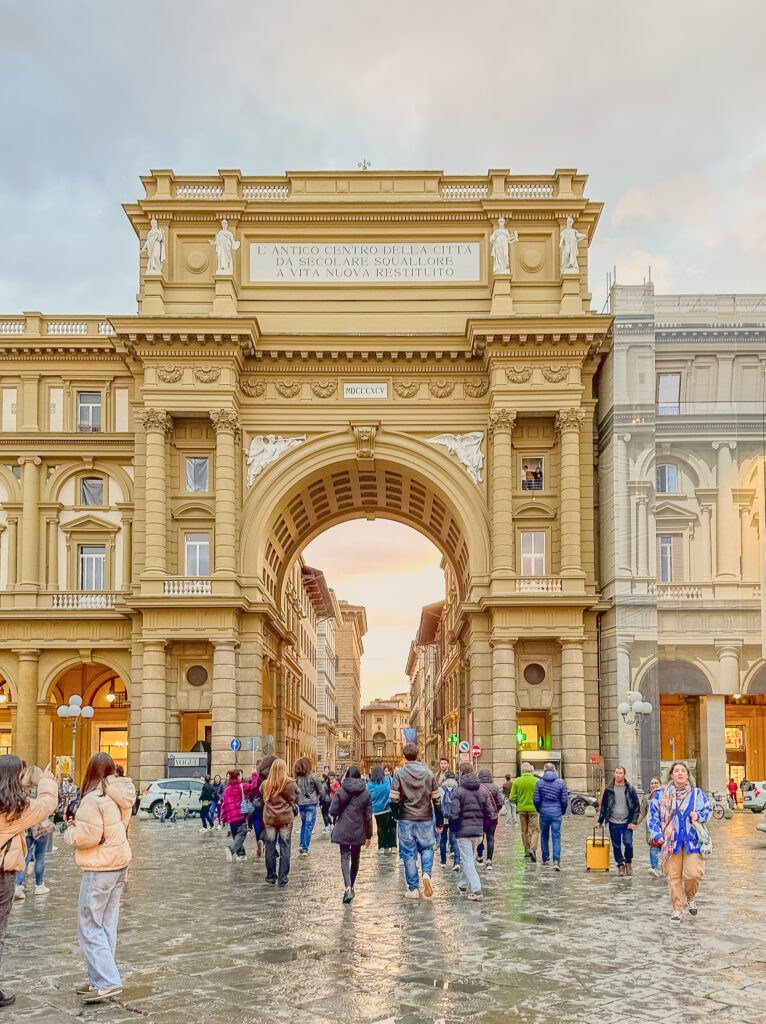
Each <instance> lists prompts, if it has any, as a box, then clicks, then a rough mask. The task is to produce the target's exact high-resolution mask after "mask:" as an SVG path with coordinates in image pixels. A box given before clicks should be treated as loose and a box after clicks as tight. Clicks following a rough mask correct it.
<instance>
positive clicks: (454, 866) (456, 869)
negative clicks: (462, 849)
mask: <svg viewBox="0 0 766 1024" xmlns="http://www.w3.org/2000/svg"><path fill="white" fill-rule="evenodd" d="M452 870H453V871H459V870H460V864H453V866H452Z"/></svg>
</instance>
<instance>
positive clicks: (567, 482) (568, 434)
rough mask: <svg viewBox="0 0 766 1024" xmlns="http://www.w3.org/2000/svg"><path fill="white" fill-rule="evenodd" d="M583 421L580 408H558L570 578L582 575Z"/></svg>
mask: <svg viewBox="0 0 766 1024" xmlns="http://www.w3.org/2000/svg"><path fill="white" fill-rule="evenodd" d="M584 419H585V413H584V412H583V410H582V409H562V410H561V411H560V412H559V413H558V415H557V416H556V429H557V431H558V433H559V436H560V438H561V575H562V576H570V577H584V575H585V574H584V573H583V569H582V551H581V545H580V512H581V510H580V427H581V425H582V422H583V420H584ZM581 657H582V651H581Z"/></svg>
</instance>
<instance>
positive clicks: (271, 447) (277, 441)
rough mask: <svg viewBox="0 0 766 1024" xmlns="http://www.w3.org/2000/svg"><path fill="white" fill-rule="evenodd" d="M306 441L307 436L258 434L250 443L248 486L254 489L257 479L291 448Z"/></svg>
mask: <svg viewBox="0 0 766 1024" xmlns="http://www.w3.org/2000/svg"><path fill="white" fill-rule="evenodd" d="M305 440H306V435H305V434H300V435H299V436H298V437H279V436H278V435H277V434H257V435H256V436H255V437H254V438H253V440H252V441H251V442H250V448H249V450H248V453H247V486H248V487H252V486H253V484H254V483H255V478H256V477H257V476H258V475H259V474H260V473H262V472H263V470H264V469H266V467H267V466H270V465H271V463H272V462H273V461H274V460H275V459H278V458H279V456H280V455H284V453H285V452H286V451H287V450H288V449H289V448H295V447H296V446H297V445H299V444H303V442H304V441H305Z"/></svg>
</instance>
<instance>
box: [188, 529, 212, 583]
mask: <svg viewBox="0 0 766 1024" xmlns="http://www.w3.org/2000/svg"><path fill="white" fill-rule="evenodd" d="M186 575H187V576H209V575H210V534H209V533H187V534H186Z"/></svg>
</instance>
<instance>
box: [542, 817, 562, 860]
mask: <svg viewBox="0 0 766 1024" xmlns="http://www.w3.org/2000/svg"><path fill="white" fill-rule="evenodd" d="M551 832H553V859H554V860H561V815H560V814H558V815H556V817H555V818H549V817H548V815H547V814H541V815H540V846H541V847H542V851H543V864H545V862H546V861H548V860H550V852H549V846H548V841H549V838H550V835H551Z"/></svg>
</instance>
